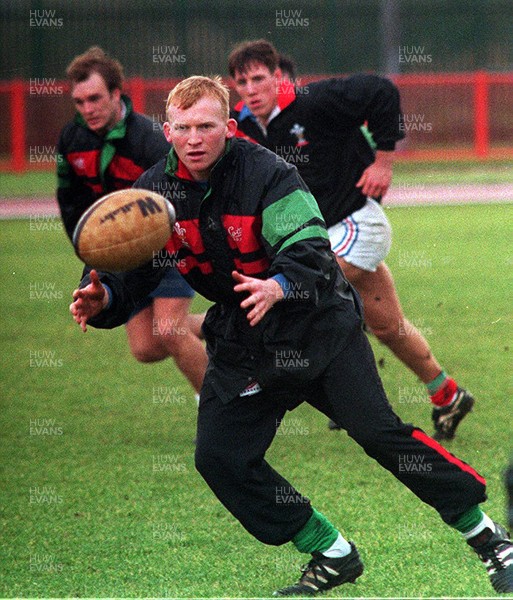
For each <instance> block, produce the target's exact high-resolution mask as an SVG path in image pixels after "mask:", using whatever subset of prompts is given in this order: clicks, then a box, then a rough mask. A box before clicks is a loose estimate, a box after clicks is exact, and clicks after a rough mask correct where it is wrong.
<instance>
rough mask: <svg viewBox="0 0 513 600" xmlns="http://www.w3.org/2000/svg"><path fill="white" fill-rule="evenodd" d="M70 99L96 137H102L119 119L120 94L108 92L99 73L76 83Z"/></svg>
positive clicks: (116, 91) (118, 91)
mask: <svg viewBox="0 0 513 600" xmlns="http://www.w3.org/2000/svg"><path fill="white" fill-rule="evenodd" d="M71 97H72V98H73V102H74V103H75V107H76V109H77V110H78V112H79V113H80V114H81V115H82V117H83V118H84V121H85V122H86V125H87V127H89V129H90V130H91V131H94V132H95V133H97V134H98V135H104V134H105V133H106V132H107V131H108V130H109V129H111V128H112V127H113V126H114V125H115V124H116V123H117V122H118V121H119V120H120V119H121V102H120V99H121V92H120V90H113V91H112V92H109V90H108V89H107V84H106V83H105V80H104V79H103V77H102V76H101V75H100V74H99V73H94V72H93V73H91V75H90V76H89V77H88V78H87V79H86V80H85V81H81V82H79V83H76V84H75V85H74V86H73V89H72V91H71Z"/></svg>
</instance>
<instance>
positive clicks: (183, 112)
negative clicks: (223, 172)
mask: <svg viewBox="0 0 513 600" xmlns="http://www.w3.org/2000/svg"><path fill="white" fill-rule="evenodd" d="M167 116H168V121H166V122H165V123H164V135H165V136H166V139H167V141H168V142H170V143H171V144H173V147H174V149H175V152H176V154H177V155H178V158H179V159H180V160H181V161H182V163H183V164H184V165H185V166H186V167H187V169H188V170H189V172H190V174H191V175H192V176H193V178H194V179H195V180H196V181H206V180H207V179H208V178H209V175H210V171H211V170H212V167H213V166H214V164H215V163H216V162H217V160H218V159H219V158H220V157H221V156H222V155H223V153H224V149H225V146H226V140H227V139H228V138H232V137H233V136H234V135H235V131H236V129H237V121H235V120H234V119H227V118H226V116H224V114H223V110H222V107H221V103H220V102H219V100H216V99H215V98H209V97H208V96H206V97H203V98H201V99H200V100H198V101H197V102H196V103H195V104H193V105H192V106H191V107H189V108H186V109H182V108H178V107H177V106H173V105H170V106H169V108H168V113H167Z"/></svg>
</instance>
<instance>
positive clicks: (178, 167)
mask: <svg viewBox="0 0 513 600" xmlns="http://www.w3.org/2000/svg"><path fill="white" fill-rule="evenodd" d="M231 149H232V140H231V139H229V140H226V145H225V148H224V152H223V155H222V156H221V157H220V158H219V159H218V161H217V162H216V163H215V165H214V166H213V167H212V171H211V174H212V172H213V171H214V170H217V169H218V167H219V164H220V163H222V162H224V158H225V156H227V155H228V154H229V153H230V150H231ZM165 173H166V175H169V176H170V177H176V178H178V179H185V181H195V179H194V178H193V176H192V175H191V173H190V171H189V169H188V168H187V167H186V166H185V165H184V164H183V162H182V161H181V160H180V159H179V158H178V155H177V154H176V152H175V149H174V148H173V146H171V150H170V151H169V154H168V155H167V160H166V168H165Z"/></svg>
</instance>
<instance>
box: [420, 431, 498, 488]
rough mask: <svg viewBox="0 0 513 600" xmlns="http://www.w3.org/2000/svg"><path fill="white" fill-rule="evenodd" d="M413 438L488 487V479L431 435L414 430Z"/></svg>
mask: <svg viewBox="0 0 513 600" xmlns="http://www.w3.org/2000/svg"><path fill="white" fill-rule="evenodd" d="M411 437H412V438H415V439H416V440H418V441H419V442H422V443H423V444H426V446H429V447H430V448H431V449H433V450H434V451H435V452H438V454H440V455H442V456H443V457H444V458H445V459H446V460H447V461H449V462H450V463H452V464H453V465H456V466H457V467H459V468H460V469H461V470H462V471H465V473H469V474H470V475H472V476H473V477H475V478H476V479H477V481H479V483H482V484H483V485H486V479H485V478H484V477H481V475H479V473H478V472H477V471H476V470H475V469H473V468H472V467H471V466H470V465H468V464H467V463H466V462H463V461H462V460H460V459H459V458H457V457H456V456H454V454H451V453H450V452H448V451H447V450H446V449H445V448H444V447H443V446H441V445H440V444H439V443H438V442H436V441H435V440H434V439H433V438H431V437H429V435H426V434H425V433H424V432H423V431H420V430H418V429H414V430H413V431H412V434H411Z"/></svg>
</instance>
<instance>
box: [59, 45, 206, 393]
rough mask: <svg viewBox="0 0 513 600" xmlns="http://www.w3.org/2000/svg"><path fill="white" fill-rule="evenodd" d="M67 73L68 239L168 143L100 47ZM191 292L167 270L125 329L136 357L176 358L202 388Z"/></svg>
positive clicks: (64, 184)
mask: <svg viewBox="0 0 513 600" xmlns="http://www.w3.org/2000/svg"><path fill="white" fill-rule="evenodd" d="M66 74H67V76H68V79H69V81H70V83H71V97H72V99H73V102H74V104H75V107H76V109H77V114H76V116H75V118H74V120H73V121H72V122H70V123H68V124H67V125H66V126H65V127H64V129H63V130H62V132H61V136H60V139H59V145H58V154H59V156H58V163H57V164H58V189H57V199H58V202H59V207H60V211H61V216H62V220H63V222H64V226H65V228H66V232H67V234H68V236H69V237H70V239H71V237H72V235H73V230H74V228H75V225H76V224H77V222H78V220H79V219H80V217H81V215H82V214H83V212H84V211H85V210H86V209H87V208H89V206H91V204H93V202H95V201H96V200H98V198H100V197H101V196H104V195H105V194H107V193H109V192H113V191H115V190H120V189H123V188H129V187H131V186H132V185H133V183H134V182H135V180H136V179H137V178H138V177H139V176H140V175H141V174H142V173H143V172H144V171H146V170H147V169H149V168H150V167H151V166H153V165H154V164H155V163H157V162H158V161H159V160H160V159H161V158H162V157H163V156H166V155H167V154H168V152H169V148H170V147H169V144H168V142H167V141H166V139H165V137H164V135H163V133H162V131H160V129H158V130H155V128H154V126H153V122H152V121H151V120H150V119H148V118H147V117H145V116H144V115H141V114H138V113H136V112H134V111H133V109H132V102H131V101H130V98H128V97H127V96H125V95H123V94H122V91H121V90H122V87H123V79H124V77H123V68H122V66H121V64H120V63H119V62H118V61H117V60H115V59H113V58H111V57H109V56H108V55H107V54H106V53H105V52H104V51H103V50H102V49H101V48H99V47H97V46H93V47H91V48H89V50H87V51H86V52H85V53H84V54H81V55H79V56H77V57H75V58H74V59H73V61H72V62H71V63H70V65H69V66H68V68H67V70H66ZM159 259H162V260H171V259H168V258H166V257H162V258H160V257H159ZM193 295H194V292H193V290H192V288H191V287H190V286H189V284H188V283H187V282H186V281H185V280H184V279H183V278H182V276H181V275H180V274H179V273H178V271H177V270H176V269H175V268H173V269H169V270H168V272H167V273H166V277H165V278H164V279H163V280H162V282H161V283H160V285H159V287H158V288H157V289H156V290H154V291H153V292H152V293H151V294H150V295H149V296H147V297H146V298H145V299H144V300H142V301H141V302H139V303H138V304H137V305H136V306H134V308H133V311H132V315H131V317H130V319H129V321H128V323H127V324H126V332H127V336H128V343H129V345H130V350H131V352H132V354H133V356H134V357H135V358H136V359H137V360H138V361H140V362H154V361H158V360H163V359H165V358H167V357H172V358H173V359H174V361H175V363H176V365H177V366H178V368H179V369H180V370H181V371H182V373H183V374H184V375H185V377H186V378H187V379H188V381H189V382H190V384H191V385H192V387H193V388H194V390H195V391H196V393H199V390H200V388H201V385H202V382H203V377H204V375H205V369H206V364H207V357H206V352H205V349H204V347H203V344H202V342H201V341H200V339H199V336H200V329H201V323H202V321H203V315H190V314H189V310H190V306H191V302H192V297H193Z"/></svg>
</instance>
